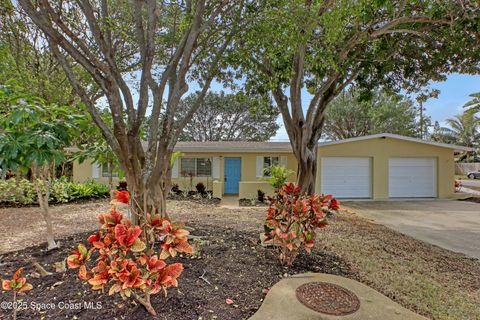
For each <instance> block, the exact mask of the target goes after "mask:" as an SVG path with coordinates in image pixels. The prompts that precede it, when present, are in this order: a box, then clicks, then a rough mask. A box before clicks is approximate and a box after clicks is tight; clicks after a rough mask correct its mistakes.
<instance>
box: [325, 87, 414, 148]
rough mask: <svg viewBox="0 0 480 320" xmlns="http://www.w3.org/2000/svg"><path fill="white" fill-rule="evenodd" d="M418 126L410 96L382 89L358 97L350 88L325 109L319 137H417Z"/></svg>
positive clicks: (337, 138) (331, 138)
mask: <svg viewBox="0 0 480 320" xmlns="http://www.w3.org/2000/svg"><path fill="white" fill-rule="evenodd" d="M352 115H354V116H352ZM418 126H419V123H417V109H416V108H415V105H414V103H413V102H412V101H411V100H410V99H408V98H406V97H404V96H402V95H397V94H389V93H386V92H383V91H374V92H373V95H372V96H371V97H369V98H363V99H362V97H360V95H359V94H358V92H356V91H355V90H350V91H347V92H344V93H342V94H340V95H339V96H338V97H336V98H335V99H334V100H333V101H332V103H331V105H330V107H329V108H328V109H327V112H326V114H325V127H324V129H323V133H324V134H323V137H325V138H326V139H329V140H341V139H347V138H353V137H360V136H365V135H369V134H375V133H382V132H388V133H395V134H401V135H405V136H410V137H418V134H419V131H420V130H419V127H418Z"/></svg>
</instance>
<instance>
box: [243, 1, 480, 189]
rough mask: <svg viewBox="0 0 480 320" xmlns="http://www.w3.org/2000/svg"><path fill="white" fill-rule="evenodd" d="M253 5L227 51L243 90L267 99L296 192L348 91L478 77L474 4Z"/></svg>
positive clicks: (310, 179)
mask: <svg viewBox="0 0 480 320" xmlns="http://www.w3.org/2000/svg"><path fill="white" fill-rule="evenodd" d="M258 6H259V7H258V8H256V9H255V10H253V9H252V10H251V11H249V13H250V15H251V19H252V21H253V22H252V23H251V24H250V25H249V26H248V27H247V28H245V29H242V31H243V32H242V34H241V35H240V36H239V39H238V41H237V42H236V44H237V47H236V52H237V54H238V70H239V71H240V74H241V75H242V76H243V77H245V78H246V79H247V86H248V88H249V89H250V90H252V91H257V92H267V91H269V92H271V94H272V95H273V97H274V99H275V102H276V104H277V106H278V108H279V109H280V112H281V114H282V118H283V122H284V125H285V128H286V131H287V133H288V135H289V137H290V141H291V143H292V147H293V151H294V153H295V156H296V158H297V160H298V163H299V173H298V180H299V181H300V182H301V183H302V185H303V186H302V187H303V190H302V191H306V192H309V193H311V192H312V191H313V188H314V181H315V173H316V145H317V141H318V139H319V138H320V135H321V132H322V128H323V124H324V122H325V111H326V109H327V107H328V105H329V104H330V102H331V101H332V100H333V99H334V98H335V97H336V96H337V95H339V94H340V93H341V92H342V91H344V90H345V88H347V87H348V86H349V85H353V86H355V87H357V88H359V89H360V90H361V91H362V92H363V93H364V94H365V93H366V94H368V93H369V92H370V91H371V90H372V89H374V88H378V87H385V88H388V89H391V90H394V91H399V90H400V89H404V90H407V91H408V92H418V91H419V90H421V88H423V87H425V86H427V85H428V83H429V81H431V80H434V81H441V80H444V79H445V75H446V74H447V73H449V72H460V73H478V72H479V69H480V65H479V64H478V61H479V58H480V51H479V50H478V28H479V20H478V16H479V5H478V3H477V2H466V1H461V2H459V1H454V0H449V1H444V0H428V1H422V2H419V1H413V0H410V1H351V0H325V1H312V0H307V1H300V0H295V1H290V0H288V1H287V0H275V1H263V2H260V3H259V5H258ZM306 92H308V93H310V95H306V94H305V93H306ZM305 98H307V100H308V101H304V100H305Z"/></svg>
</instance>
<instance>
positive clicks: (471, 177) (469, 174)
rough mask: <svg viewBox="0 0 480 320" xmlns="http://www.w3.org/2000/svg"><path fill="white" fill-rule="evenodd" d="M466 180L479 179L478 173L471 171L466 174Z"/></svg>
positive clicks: (479, 173)
mask: <svg viewBox="0 0 480 320" xmlns="http://www.w3.org/2000/svg"><path fill="white" fill-rule="evenodd" d="M467 177H468V179H480V171H472V172H469V173H467Z"/></svg>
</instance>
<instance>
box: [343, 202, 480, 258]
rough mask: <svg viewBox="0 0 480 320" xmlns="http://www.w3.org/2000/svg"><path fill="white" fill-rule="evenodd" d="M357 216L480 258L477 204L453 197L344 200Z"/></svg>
mask: <svg viewBox="0 0 480 320" xmlns="http://www.w3.org/2000/svg"><path fill="white" fill-rule="evenodd" d="M343 206H344V207H346V208H347V209H350V210H352V211H354V212H355V213H357V214H358V215H359V216H361V217H364V218H367V219H370V220H373V221H374V222H377V223H380V224H383V225H385V226H387V227H389V228H392V229H394V230H397V231H399V232H401V233H403V234H406V235H409V236H411V237H414V238H417V239H419V240H422V241H425V242H429V243H431V244H434V245H437V246H439V247H443V248H445V249H449V250H452V251H456V252H462V253H464V254H466V255H468V256H471V257H474V258H477V259H480V204H478V203H473V202H467V201H455V200H412V201H345V202H343Z"/></svg>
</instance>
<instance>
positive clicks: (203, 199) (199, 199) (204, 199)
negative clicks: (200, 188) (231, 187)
mask: <svg viewBox="0 0 480 320" xmlns="http://www.w3.org/2000/svg"><path fill="white" fill-rule="evenodd" d="M167 199H168V200H177V201H191V202H196V203H200V204H219V203H220V202H221V201H222V199H220V198H215V197H208V196H201V195H199V194H196V193H192V194H189V195H187V196H184V195H182V194H176V193H170V194H169V195H168V196H167Z"/></svg>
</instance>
